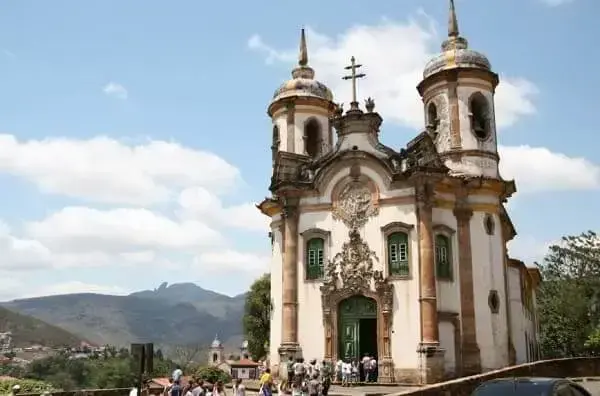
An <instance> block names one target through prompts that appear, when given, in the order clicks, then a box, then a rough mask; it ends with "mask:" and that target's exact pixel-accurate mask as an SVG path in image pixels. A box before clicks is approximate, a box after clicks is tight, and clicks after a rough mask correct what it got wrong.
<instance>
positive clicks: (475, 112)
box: [469, 92, 490, 139]
mask: <svg viewBox="0 0 600 396" xmlns="http://www.w3.org/2000/svg"><path fill="white" fill-rule="evenodd" d="M469 117H470V118H471V131H472V132H473V134H474V135H475V136H476V137H477V138H478V139H487V138H488V137H489V136H490V123H489V118H490V107H489V105H488V101H487V99H486V98H485V96H483V94H481V93H480V92H476V93H474V94H473V96H471V99H470V100H469Z"/></svg>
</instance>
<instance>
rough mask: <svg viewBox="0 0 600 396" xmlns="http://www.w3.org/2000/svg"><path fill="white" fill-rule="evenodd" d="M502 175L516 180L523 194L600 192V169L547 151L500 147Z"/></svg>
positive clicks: (574, 158) (526, 147)
mask: <svg viewBox="0 0 600 396" xmlns="http://www.w3.org/2000/svg"><path fill="white" fill-rule="evenodd" d="M499 151H500V157H501V161H500V171H501V173H502V176H503V177H504V178H506V179H515V180H516V182H517V189H518V190H519V192H541V191H549V190H554V191H556V190H592V189H598V188H600V166H598V165H597V164H594V163H592V162H590V161H589V160H587V159H585V158H581V157H568V156H567V155H565V154H560V153H554V152H552V151H550V150H548V149H547V148H545V147H530V146H515V147H507V146H500V147H499Z"/></svg>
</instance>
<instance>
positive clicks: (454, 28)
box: [448, 0, 460, 37]
mask: <svg viewBox="0 0 600 396" xmlns="http://www.w3.org/2000/svg"><path fill="white" fill-rule="evenodd" d="M459 35H460V32H459V30H458V18H457V17H456V8H455V7H454V0H450V15H449V16H448V37H458V36H459Z"/></svg>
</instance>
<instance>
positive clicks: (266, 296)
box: [243, 274, 272, 360]
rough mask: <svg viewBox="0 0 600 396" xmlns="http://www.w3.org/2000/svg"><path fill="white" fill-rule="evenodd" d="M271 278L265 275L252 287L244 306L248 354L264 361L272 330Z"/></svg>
mask: <svg viewBox="0 0 600 396" xmlns="http://www.w3.org/2000/svg"><path fill="white" fill-rule="evenodd" d="M271 308H272V307H271V276H270V275H269V274H265V275H263V276H262V277H260V278H259V279H257V280H256V281H254V283H253V284H252V286H250V291H249V292H248V294H246V304H245V306H244V320H243V323H244V334H245V335H246V339H247V340H248V352H249V353H250V355H251V356H252V357H253V358H254V359H255V360H258V359H263V358H264V357H265V356H266V354H267V345H268V342H269V334H270V329H271Z"/></svg>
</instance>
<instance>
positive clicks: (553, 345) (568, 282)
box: [537, 231, 600, 358]
mask: <svg viewBox="0 0 600 396" xmlns="http://www.w3.org/2000/svg"><path fill="white" fill-rule="evenodd" d="M538 266H539V269H540V272H541V274H542V279H543V282H542V284H541V285H540V289H539V291H538V295H537V302H538V312H539V322H540V347H541V350H542V353H543V355H544V357H546V358H553V357H571V356H581V355H584V354H588V353H590V352H592V351H591V350H590V348H589V345H590V343H589V342H588V344H586V341H588V338H589V337H590V335H591V334H592V332H593V331H594V330H595V329H596V328H597V326H598V324H599V319H600V317H599V313H600V312H599V310H598V301H599V297H600V294H599V292H600V239H599V238H598V236H597V235H596V234H595V233H594V232H592V231H588V232H585V233H582V234H581V235H576V236H566V237H563V238H562V241H561V242H560V243H559V244H556V245H553V246H550V248H549V252H548V254H547V255H546V257H545V258H544V261H543V262H542V263H541V264H538Z"/></svg>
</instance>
